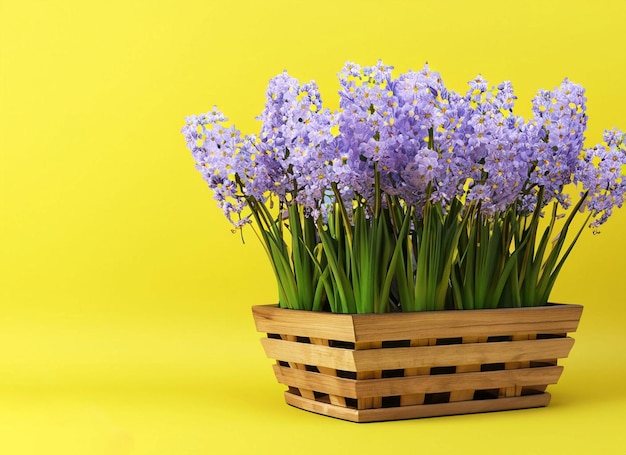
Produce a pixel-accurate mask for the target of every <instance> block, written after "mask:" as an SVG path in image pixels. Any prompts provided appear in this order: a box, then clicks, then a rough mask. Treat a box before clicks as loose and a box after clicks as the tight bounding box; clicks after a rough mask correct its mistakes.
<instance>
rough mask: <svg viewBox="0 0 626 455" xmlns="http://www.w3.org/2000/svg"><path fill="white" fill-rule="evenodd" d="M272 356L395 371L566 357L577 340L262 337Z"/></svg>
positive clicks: (355, 368)
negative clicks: (355, 343) (346, 341)
mask: <svg viewBox="0 0 626 455" xmlns="http://www.w3.org/2000/svg"><path fill="white" fill-rule="evenodd" d="M261 344H262V345H263V348H264V349H265V353H266V354H267V356H268V357H269V358H272V359H277V360H282V361H284V362H295V363H302V364H306V365H321V366H323V367H328V368H334V369H337V370H346V371H355V372H356V371H376V370H396V369H401V368H422V367H441V366H449V365H471V364H477V363H478V364H483V363H498V362H506V361H513V362H523V361H530V360H535V359H537V358H544V357H548V356H549V357H555V358H564V357H567V355H568V354H569V352H570V350H571V348H572V346H573V344H574V340H573V339H572V338H556V339H547V340H527V341H509V342H500V343H475V344H456V345H447V346H423V347H404V348H385V349H368V350H358V351H353V350H350V349H338V348H331V347H327V346H318V345H313V344H305V343H297V342H292V341H285V340H277V339H273V338H262V339H261Z"/></svg>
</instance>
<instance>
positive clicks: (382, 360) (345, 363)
mask: <svg viewBox="0 0 626 455" xmlns="http://www.w3.org/2000/svg"><path fill="white" fill-rule="evenodd" d="M582 309H583V308H582V306H580V305H548V306H544V307H535V308H511V309H508V308H507V309H495V310H466V311H433V312H419V313H399V314H330V313H317V312H310V311H298V310H286V309H280V308H278V307H277V306H275V305H260V306H254V307H253V308H252V312H253V315H254V320H255V323H256V328H257V330H258V331H259V332H265V333H267V338H263V339H262V340H261V342H262V344H263V348H264V349H265V352H266V354H267V356H268V357H269V358H272V359H276V360H277V363H276V365H274V372H275V374H276V379H278V382H280V383H282V384H285V385H287V386H288V387H289V389H288V390H287V391H286V392H285V400H286V401H287V403H288V404H290V405H292V406H295V407H298V408H302V409H306V410H308V411H312V412H316V413H319V414H323V415H327V416H331V417H337V418H340V419H345V420H351V421H354V422H376V421H383V420H398V419H412V418H418V417H433V416H443V415H453V414H470V413H476V412H487V411H501V410H508V409H522V408H533V407H539V406H546V405H547V404H548V403H549V402H550V394H549V393H547V392H545V389H546V387H547V386H548V385H549V384H556V382H557V381H558V379H559V376H560V375H561V372H562V371H563V367H562V366H558V365H557V359H559V358H565V357H567V355H568V354H569V351H570V349H571V348H572V345H573V344H574V340H573V339H572V338H570V337H568V336H567V334H568V333H569V332H575V331H576V328H577V327H578V322H579V320H580V316H581V314H582Z"/></svg>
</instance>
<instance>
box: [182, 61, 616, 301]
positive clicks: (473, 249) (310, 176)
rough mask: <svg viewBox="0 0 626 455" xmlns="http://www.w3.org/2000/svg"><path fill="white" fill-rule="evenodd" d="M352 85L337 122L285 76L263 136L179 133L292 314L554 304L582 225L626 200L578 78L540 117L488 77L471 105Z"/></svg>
mask: <svg viewBox="0 0 626 455" xmlns="http://www.w3.org/2000/svg"><path fill="white" fill-rule="evenodd" d="M339 79H340V85H341V89H340V92H339V95H340V109H339V110H338V111H336V112H333V111H330V110H328V109H325V108H324V107H323V105H322V99H321V96H320V93H319V91H318V88H317V86H316V84H315V83H314V82H310V83H308V84H301V83H300V82H299V81H298V80H296V79H294V78H293V77H291V76H289V75H288V74H287V73H286V72H284V73H282V74H280V75H278V76H276V77H274V78H273V79H272V80H271V81H270V83H269V86H268V89H267V102H266V105H265V109H264V111H263V113H262V114H261V116H260V117H259V119H260V120H261V121H262V127H261V131H260V133H259V134H258V135H247V136H242V134H241V132H240V131H239V130H237V129H236V128H235V127H234V126H228V125H227V123H226V122H227V119H226V118H225V117H224V115H223V114H222V113H221V112H220V111H218V110H217V108H214V109H213V110H212V111H210V112H208V113H206V114H201V115H197V116H191V117H187V119H186V125H185V126H184V127H183V130H182V132H183V134H184V136H185V138H186V141H187V146H188V148H189V149H190V150H191V152H192V154H193V157H194V160H195V162H196V166H197V169H198V170H199V171H200V172H201V173H202V175H203V177H204V179H205V180H206V182H207V183H208V185H209V187H210V188H211V189H212V190H213V192H214V195H215V199H216V200H217V203H218V205H219V206H220V207H221V208H222V210H223V211H224V214H225V215H226V216H227V217H228V219H229V220H230V221H231V222H232V223H233V225H234V226H235V228H243V227H244V226H247V225H250V226H251V227H252V229H253V230H254V231H255V232H256V233H257V235H258V237H259V238H260V239H261V241H262V243H263V245H264V247H265V249H266V252H267V254H268V257H269V258H270V262H271V264H272V267H273V270H274V272H275V275H276V278H277V283H278V294H279V303H280V306H281V307H283V308H292V309H303V310H313V311H333V312H338V313H382V312H392V311H424V310H440V309H475V308H476V309H477V308H498V307H520V306H536V305H545V304H547V303H548V301H549V295H550V291H551V290H552V288H553V285H554V283H555V280H556V278H557V276H558V273H559V271H560V270H561V268H562V267H563V264H564V262H565V261H566V259H567V257H568V255H569V254H570V252H571V250H572V247H573V246H574V245H575V243H576V241H577V240H578V237H579V236H580V234H581V233H582V231H583V230H584V228H585V226H587V225H589V226H590V227H591V228H592V229H594V230H597V229H598V227H599V226H600V225H601V224H602V223H604V222H605V221H606V220H607V218H608V217H609V216H610V215H611V213H612V210H613V208H614V207H621V205H622V203H623V201H624V192H625V191H626V181H625V177H626V135H625V134H624V133H623V132H621V131H618V130H616V129H613V130H608V131H605V134H604V143H603V144H599V145H596V146H595V147H591V148H584V147H583V141H584V132H585V129H586V123H587V116H586V107H585V101H586V98H585V95H584V89H583V88H582V87H581V86H579V85H577V84H575V83H573V82H571V81H569V80H567V79H565V80H564V81H563V82H562V83H561V85H559V86H558V87H556V88H555V89H554V90H551V91H545V90H540V91H539V92H538V93H537V95H536V96H535V98H534V99H533V108H532V112H533V117H532V118H531V119H524V118H522V117H520V116H517V115H515V114H514V112H513V106H514V101H515V99H516V97H515V95H514V94H513V88H512V86H511V84H510V83H509V82H503V83H501V84H499V85H498V86H496V87H493V86H490V85H489V84H488V83H487V81H485V80H484V79H483V78H482V77H481V76H478V77H477V78H476V79H474V80H472V81H470V83H469V90H468V91H467V93H466V94H464V95H462V94H459V93H456V92H454V91H452V90H449V89H447V88H446V87H445V85H444V83H443V81H442V79H441V76H440V75H439V73H436V72H434V71H431V70H430V69H429V68H428V66H427V65H426V66H424V68H423V69H422V70H421V71H419V72H413V71H409V72H407V73H405V74H401V75H399V76H398V77H395V78H394V77H393V76H392V67H390V66H386V65H384V64H383V63H382V62H379V63H378V64H377V65H375V66H371V67H361V66H359V65H357V64H354V63H347V64H346V65H345V66H344V68H343V69H342V71H341V72H340V73H339ZM570 193H573V194H576V195H578V197H577V198H576V199H575V200H574V201H572V200H571V196H570ZM577 214H581V215H580V216H581V217H582V218H584V220H583V221H582V222H581V223H579V225H577V226H576V227H573V225H572V223H573V222H574V219H575V218H576V216H577Z"/></svg>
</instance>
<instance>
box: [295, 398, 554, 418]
mask: <svg viewBox="0 0 626 455" xmlns="http://www.w3.org/2000/svg"><path fill="white" fill-rule="evenodd" d="M285 401H286V402H287V404H290V405H292V406H295V407H297V408H301V409H305V410H307V411H311V412H315V413H318V414H323V415H327V416H331V417H336V418H338V419H343V420H350V421H352V422H380V421H385V420H401V419H415V418H422V417H437V416H446V415H455V414H473V413H479V412H492V411H506V410H511V409H525V408H537V407H541V406H547V405H548V404H549V403H550V394H549V393H541V394H537V395H528V396H523V397H514V398H500V399H497V400H477V401H459V402H456V403H442V404H428V405H417V406H399V407H395V408H380V409H363V410H357V409H351V408H343V407H339V406H333V405H332V404H329V403H323V402H319V401H314V400H308V399H306V398H303V397H300V396H297V395H293V394H291V393H289V392H285Z"/></svg>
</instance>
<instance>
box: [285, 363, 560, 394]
mask: <svg viewBox="0 0 626 455" xmlns="http://www.w3.org/2000/svg"><path fill="white" fill-rule="evenodd" d="M562 371H563V367H561V366H556V367H542V368H530V369H526V370H500V371H482V372H473V373H458V374H442V375H433V376H407V377H401V378H381V379H357V380H354V379H345V378H339V377H336V376H326V375H321V374H319V373H311V372H309V371H302V370H295V369H293V368H286V367H281V366H279V365H274V373H275V374H276V378H277V380H278V382H280V383H281V384H285V385H291V386H293V387H298V388H305V389H315V390H316V391H317V392H322V393H327V394H329V395H330V394H332V395H340V396H344V397H347V398H360V397H385V396H397V395H401V396H404V395H410V394H417V393H419V394H425V393H441V392H451V391H458V390H467V389H471V390H484V389H493V388H498V387H501V386H514V385H519V386H520V387H521V386H534V385H535V384H545V385H548V384H556V383H557V381H558V380H559V377H560V376H561V373H562Z"/></svg>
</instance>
